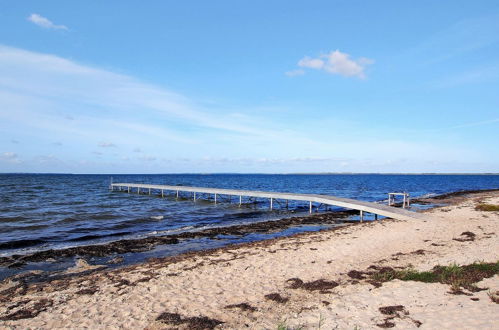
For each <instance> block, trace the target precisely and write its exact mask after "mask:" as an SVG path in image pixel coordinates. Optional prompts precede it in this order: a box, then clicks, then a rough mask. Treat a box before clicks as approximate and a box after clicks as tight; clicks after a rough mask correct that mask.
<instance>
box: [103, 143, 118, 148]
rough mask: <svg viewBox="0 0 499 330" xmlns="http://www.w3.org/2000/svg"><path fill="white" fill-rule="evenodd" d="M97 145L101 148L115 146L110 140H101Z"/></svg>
mask: <svg viewBox="0 0 499 330" xmlns="http://www.w3.org/2000/svg"><path fill="white" fill-rule="evenodd" d="M99 147H101V148H114V147H116V145H115V144H114V143H111V142H101V143H99Z"/></svg>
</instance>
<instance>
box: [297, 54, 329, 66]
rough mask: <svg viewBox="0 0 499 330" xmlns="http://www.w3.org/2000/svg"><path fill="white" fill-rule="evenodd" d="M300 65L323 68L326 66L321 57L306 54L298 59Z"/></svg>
mask: <svg viewBox="0 0 499 330" xmlns="http://www.w3.org/2000/svg"><path fill="white" fill-rule="evenodd" d="M298 66H301V67H304V68H311V69H322V68H323V67H324V61H323V60H321V59H320V58H311V57H308V56H305V57H304V58H302V59H301V60H299V61H298Z"/></svg>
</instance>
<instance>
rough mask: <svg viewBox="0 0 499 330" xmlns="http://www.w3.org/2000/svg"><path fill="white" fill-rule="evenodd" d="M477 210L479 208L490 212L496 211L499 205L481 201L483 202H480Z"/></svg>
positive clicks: (478, 209) (498, 209)
mask: <svg viewBox="0 0 499 330" xmlns="http://www.w3.org/2000/svg"><path fill="white" fill-rule="evenodd" d="M475 210H477V211H489V212H494V211H495V212H498V211H499V205H495V204H484V203H481V204H478V205H477V206H476V207H475Z"/></svg>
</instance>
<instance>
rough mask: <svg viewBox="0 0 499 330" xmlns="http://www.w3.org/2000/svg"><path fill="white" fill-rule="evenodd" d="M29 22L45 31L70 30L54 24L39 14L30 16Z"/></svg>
mask: <svg viewBox="0 0 499 330" xmlns="http://www.w3.org/2000/svg"><path fill="white" fill-rule="evenodd" d="M28 21H30V22H32V23H34V24H36V25H38V26H41V27H42V28H45V29H54V30H69V29H68V28H67V26H65V25H57V24H54V23H52V21H50V20H49V19H48V18H46V17H43V16H41V15H38V14H31V15H29V17H28Z"/></svg>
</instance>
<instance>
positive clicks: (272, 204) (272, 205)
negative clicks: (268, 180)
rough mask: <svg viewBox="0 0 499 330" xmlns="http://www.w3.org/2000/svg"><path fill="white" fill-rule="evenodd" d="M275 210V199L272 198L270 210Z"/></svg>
mask: <svg viewBox="0 0 499 330" xmlns="http://www.w3.org/2000/svg"><path fill="white" fill-rule="evenodd" d="M273 208H274V199H273V198H272V197H271V198H270V209H271V210H272V209H273Z"/></svg>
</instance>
